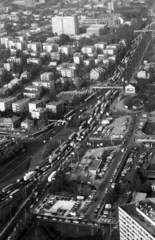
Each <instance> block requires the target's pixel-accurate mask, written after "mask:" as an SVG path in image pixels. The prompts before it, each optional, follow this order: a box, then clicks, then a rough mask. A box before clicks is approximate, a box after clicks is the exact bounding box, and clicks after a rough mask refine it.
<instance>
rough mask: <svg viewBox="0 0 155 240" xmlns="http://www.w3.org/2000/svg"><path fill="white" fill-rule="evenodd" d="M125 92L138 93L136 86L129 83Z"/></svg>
mask: <svg viewBox="0 0 155 240" xmlns="http://www.w3.org/2000/svg"><path fill="white" fill-rule="evenodd" d="M125 93H127V94H135V93H136V88H135V86H133V85H132V84H128V85H127V86H125Z"/></svg>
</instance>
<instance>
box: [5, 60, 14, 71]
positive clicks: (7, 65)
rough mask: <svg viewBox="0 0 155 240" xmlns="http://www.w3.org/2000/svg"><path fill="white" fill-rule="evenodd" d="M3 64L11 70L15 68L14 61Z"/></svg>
mask: <svg viewBox="0 0 155 240" xmlns="http://www.w3.org/2000/svg"><path fill="white" fill-rule="evenodd" d="M3 66H4V68H5V69H6V70H7V71H8V72H9V71H10V70H12V69H13V66H14V63H13V62H8V63H3Z"/></svg>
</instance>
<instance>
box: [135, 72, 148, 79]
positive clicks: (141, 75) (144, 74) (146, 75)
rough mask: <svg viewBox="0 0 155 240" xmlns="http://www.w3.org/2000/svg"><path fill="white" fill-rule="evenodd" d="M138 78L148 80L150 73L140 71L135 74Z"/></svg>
mask: <svg viewBox="0 0 155 240" xmlns="http://www.w3.org/2000/svg"><path fill="white" fill-rule="evenodd" d="M137 77H138V78H143V79H149V78H150V73H149V72H148V71H146V70H141V71H139V72H138V73H137Z"/></svg>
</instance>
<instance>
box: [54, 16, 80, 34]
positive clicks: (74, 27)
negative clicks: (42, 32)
mask: <svg viewBox="0 0 155 240" xmlns="http://www.w3.org/2000/svg"><path fill="white" fill-rule="evenodd" d="M52 29H53V33H57V34H58V35H60V34H62V33H64V34H67V35H72V34H74V35H76V34H78V33H79V23H78V16H77V15H73V16H55V17H52Z"/></svg>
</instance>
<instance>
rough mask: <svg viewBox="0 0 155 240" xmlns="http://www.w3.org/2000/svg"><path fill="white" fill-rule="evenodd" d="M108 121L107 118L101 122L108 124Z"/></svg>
mask: <svg viewBox="0 0 155 240" xmlns="http://www.w3.org/2000/svg"><path fill="white" fill-rule="evenodd" d="M109 123H110V121H109V120H107V119H104V120H102V124H103V125H108V124H109Z"/></svg>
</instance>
